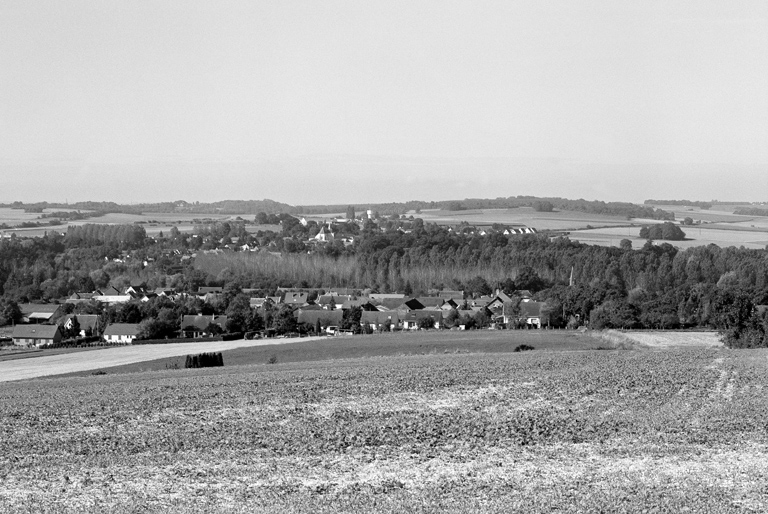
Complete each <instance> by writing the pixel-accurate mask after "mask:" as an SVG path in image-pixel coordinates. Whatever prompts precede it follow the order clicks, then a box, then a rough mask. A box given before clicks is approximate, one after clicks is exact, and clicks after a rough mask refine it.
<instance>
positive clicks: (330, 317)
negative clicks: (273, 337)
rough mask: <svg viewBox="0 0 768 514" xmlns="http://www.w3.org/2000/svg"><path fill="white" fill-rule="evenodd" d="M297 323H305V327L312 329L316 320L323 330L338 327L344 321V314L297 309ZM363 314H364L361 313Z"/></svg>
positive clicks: (340, 312) (339, 311)
mask: <svg viewBox="0 0 768 514" xmlns="http://www.w3.org/2000/svg"><path fill="white" fill-rule="evenodd" d="M297 313H298V314H297V316H296V318H297V321H298V323H299V324H301V323H306V324H307V325H309V326H311V327H314V326H315V325H317V322H318V320H319V321H320V326H321V327H323V328H325V327H328V326H332V325H335V326H338V325H340V324H341V321H342V319H344V312H343V311H342V310H341V309H337V310H325V309H319V310H318V309H311V310H307V309H299V310H298V311H297ZM363 314H365V313H363Z"/></svg>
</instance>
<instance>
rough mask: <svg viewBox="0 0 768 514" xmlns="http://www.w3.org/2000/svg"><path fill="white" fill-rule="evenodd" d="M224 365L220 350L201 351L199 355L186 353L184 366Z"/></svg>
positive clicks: (208, 366) (211, 366)
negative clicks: (212, 351)
mask: <svg viewBox="0 0 768 514" xmlns="http://www.w3.org/2000/svg"><path fill="white" fill-rule="evenodd" d="M223 365H224V357H223V356H222V355H221V352H218V353H201V354H200V355H187V359H186V362H184V367H185V368H214V367H218V366H223Z"/></svg>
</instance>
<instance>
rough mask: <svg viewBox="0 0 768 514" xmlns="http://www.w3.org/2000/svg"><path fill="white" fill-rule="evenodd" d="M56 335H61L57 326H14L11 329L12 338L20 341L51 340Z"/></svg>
mask: <svg viewBox="0 0 768 514" xmlns="http://www.w3.org/2000/svg"><path fill="white" fill-rule="evenodd" d="M56 333H59V335H61V331H59V327H58V326H57V325H16V326H15V327H13V336H12V337H14V338H20V339H53V338H54V337H55V336H56Z"/></svg>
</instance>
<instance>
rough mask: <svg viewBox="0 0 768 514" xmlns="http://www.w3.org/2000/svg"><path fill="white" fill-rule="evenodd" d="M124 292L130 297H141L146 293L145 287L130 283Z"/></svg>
mask: <svg viewBox="0 0 768 514" xmlns="http://www.w3.org/2000/svg"><path fill="white" fill-rule="evenodd" d="M124 294H127V295H130V296H131V298H142V297H144V296H146V295H147V289H146V288H145V287H144V286H142V285H139V284H136V285H133V284H132V285H130V286H128V287H126V288H125V291H124Z"/></svg>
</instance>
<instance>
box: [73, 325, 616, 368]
mask: <svg viewBox="0 0 768 514" xmlns="http://www.w3.org/2000/svg"><path fill="white" fill-rule="evenodd" d="M275 341H278V342H279V341H282V340H274V339H273V340H271V342H275ZM265 343H267V341H265ZM620 343H621V346H622V347H626V346H627V345H626V344H625V341H624V340H622V341H620ZM522 344H524V345H528V346H531V347H533V348H535V349H536V350H537V351H573V350H590V349H595V348H597V347H598V346H602V347H611V348H618V347H619V344H613V343H612V342H611V341H606V340H600V341H596V340H595V339H594V338H592V337H590V336H589V335H587V334H586V333H582V332H578V331H574V330H471V331H439V332H436V331H416V332H411V331H402V332H386V333H382V334H376V335H366V336H353V337H350V336H340V337H324V338H320V339H319V340H318V339H315V338H311V339H310V338H305V339H302V340H301V341H297V342H295V343H293V344H289V345H285V344H279V343H278V344H265V345H263V346H245V347H240V348H236V349H233V350H227V351H225V352H224V364H225V365H226V366H230V365H235V366H239V365H245V364H265V363H267V362H269V361H277V362H281V363H282V362H309V361H322V360H337V359H353V358H370V357H395V356H405V355H434V354H444V353H509V352H512V351H514V349H515V348H516V347H517V346H519V345H522ZM629 346H631V345H629ZM185 355H186V354H185ZM175 366H179V367H183V360H182V359H180V358H178V357H165V358H160V359H155V360H151V361H143V362H140V363H135V364H125V365H122V366H116V367H110V368H100V369H102V370H103V371H106V372H108V373H136V372H140V371H151V370H164V369H168V368H172V367H175ZM87 374H88V373H87V372H81V373H73V374H72V375H73V376H84V375H87Z"/></svg>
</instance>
